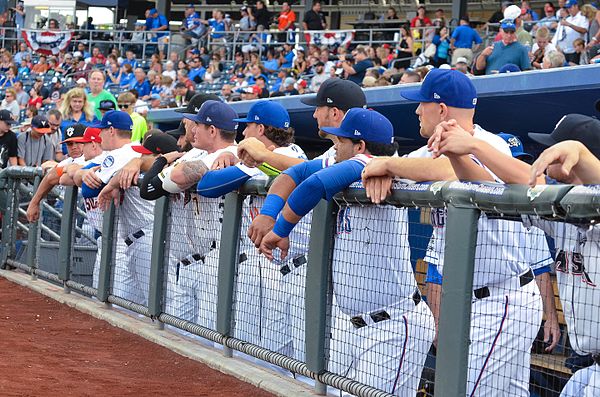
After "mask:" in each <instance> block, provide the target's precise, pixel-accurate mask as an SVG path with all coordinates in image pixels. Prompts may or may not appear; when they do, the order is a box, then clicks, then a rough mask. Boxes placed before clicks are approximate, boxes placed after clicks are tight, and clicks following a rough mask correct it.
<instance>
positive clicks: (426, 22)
mask: <svg viewBox="0 0 600 397" xmlns="http://www.w3.org/2000/svg"><path fill="white" fill-rule="evenodd" d="M425 14H427V10H426V9H425V6H419V8H417V16H416V17H414V18H413V19H411V20H410V27H411V28H414V27H416V26H417V20H419V21H420V22H421V25H420V26H431V19H429V18H427V15H425Z"/></svg>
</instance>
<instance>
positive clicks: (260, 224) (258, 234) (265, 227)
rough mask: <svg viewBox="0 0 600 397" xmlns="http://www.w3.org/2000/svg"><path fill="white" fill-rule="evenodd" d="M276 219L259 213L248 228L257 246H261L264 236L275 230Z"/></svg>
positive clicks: (249, 234) (250, 236) (249, 235)
mask: <svg viewBox="0 0 600 397" xmlns="http://www.w3.org/2000/svg"><path fill="white" fill-rule="evenodd" d="M274 225H275V219H273V218H271V217H270V216H267V215H260V214H259V215H257V216H256V218H254V220H253V221H252V224H251V225H250V227H249V228H248V237H249V238H250V240H252V242H253V243H254V246H255V247H256V248H259V247H260V243H261V242H262V240H263V238H264V237H265V236H266V235H267V233H269V232H270V231H271V230H273V226H274Z"/></svg>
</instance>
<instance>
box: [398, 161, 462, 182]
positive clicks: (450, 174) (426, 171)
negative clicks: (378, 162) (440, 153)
mask: <svg viewBox="0 0 600 397" xmlns="http://www.w3.org/2000/svg"><path fill="white" fill-rule="evenodd" d="M387 169H388V170H387V171H388V175H390V176H398V177H400V178H404V179H410V180H412V181H415V182H425V181H451V180H455V179H456V174H455V173H454V170H453V168H452V164H450V160H448V158H446V157H441V158H437V159H430V158H406V157H391V158H390V159H389V160H388V161H387Z"/></svg>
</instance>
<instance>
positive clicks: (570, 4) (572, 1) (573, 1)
mask: <svg viewBox="0 0 600 397" xmlns="http://www.w3.org/2000/svg"><path fill="white" fill-rule="evenodd" d="M578 5H579V2H578V1H577V0H569V1H567V3H566V4H565V7H566V8H571V7H573V6H578Z"/></svg>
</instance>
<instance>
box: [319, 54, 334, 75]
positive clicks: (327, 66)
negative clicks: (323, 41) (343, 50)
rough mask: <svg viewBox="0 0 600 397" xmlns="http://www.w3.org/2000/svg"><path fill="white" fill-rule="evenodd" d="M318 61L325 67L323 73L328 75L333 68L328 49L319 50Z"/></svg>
mask: <svg viewBox="0 0 600 397" xmlns="http://www.w3.org/2000/svg"><path fill="white" fill-rule="evenodd" d="M319 59H320V60H321V62H323V64H324V65H325V66H324V68H325V73H326V74H328V73H329V71H330V70H331V68H332V67H334V63H333V62H332V61H331V60H330V59H329V49H328V48H325V49H321V55H319Z"/></svg>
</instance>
